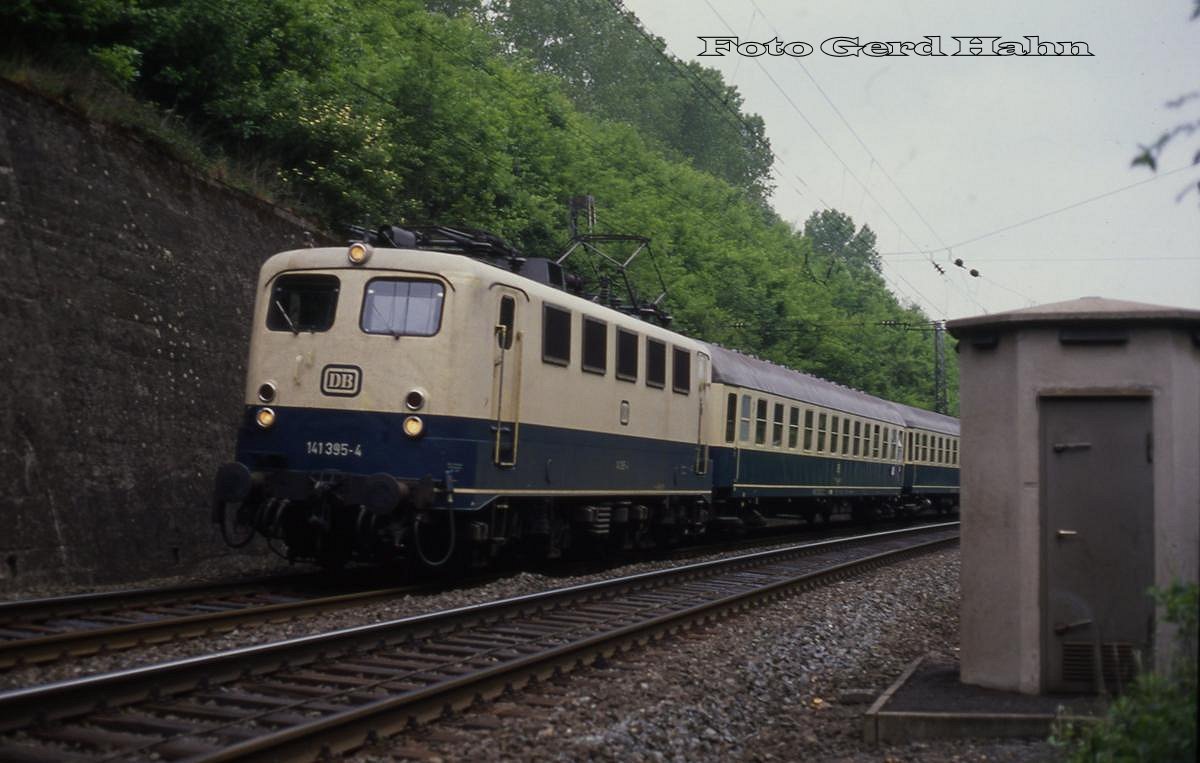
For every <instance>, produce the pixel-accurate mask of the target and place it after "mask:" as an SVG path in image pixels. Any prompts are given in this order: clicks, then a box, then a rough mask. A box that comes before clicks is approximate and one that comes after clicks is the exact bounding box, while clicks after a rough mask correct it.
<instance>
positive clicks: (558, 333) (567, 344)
mask: <svg viewBox="0 0 1200 763" xmlns="http://www.w3.org/2000/svg"><path fill="white" fill-rule="evenodd" d="M542 360H544V361H545V362H547V363H553V364H554V365H556V366H567V365H570V364H571V313H570V311H568V310H563V309H562V308H559V307H554V306H553V305H542Z"/></svg>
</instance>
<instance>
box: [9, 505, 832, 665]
mask: <svg viewBox="0 0 1200 763" xmlns="http://www.w3.org/2000/svg"><path fill="white" fill-rule="evenodd" d="M785 531H786V532H791V533H792V534H790V535H783V536H776V537H772V536H771V535H769V534H760V535H757V536H756V537H754V538H749V539H740V540H735V541H729V542H726V543H724V544H720V545H708V546H695V547H685V548H682V549H678V550H674V551H671V552H669V553H666V554H662V555H660V556H659V559H660V560H668V559H670V560H676V559H686V558H690V557H694V556H697V555H701V554H707V555H711V554H714V553H722V552H726V551H733V550H740V549H744V548H750V547H753V546H754V545H756V544H757V545H762V544H767V543H789V542H798V541H800V540H801V539H804V538H812V537H813V536H812V531H811V530H804V531H802V532H804V533H805V534H799V533H796V532H795V531H794V530H792V529H790V528H785ZM846 531H847V530H846V528H841V527H839V528H833V529H832V530H831V531H827V534H828V533H829V532H832V533H837V534H843V533H845V532H846ZM818 537H819V536H818ZM834 537H836V536H834ZM595 567H596V563H595V562H592V563H590V566H589V567H588V569H594V568H595ZM578 571H579V565H559V570H558V572H559V573H577V572H578ZM495 577H496V574H495V573H488V574H484V575H477V576H474V577H466V578H461V579H459V580H458V581H457V585H459V586H461V585H468V584H477V583H479V582H481V581H483V582H486V581H488V580H492V579H494V578H495ZM370 582H372V581H370V580H369V579H364V578H363V577H362V576H358V577H348V578H346V579H344V580H342V581H341V582H334V583H332V584H331V583H330V581H328V580H326V579H324V578H323V577H321V576H318V575H312V574H300V575H284V576H275V577H269V578H260V579H258V580H252V581H241V582H235V583H221V584H196V585H185V586H174V587H169V588H146V589H132V590H124V591H111V592H105V593H94V594H75V595H70V596H61V597H54V598H46V599H29V600H20V601H11V602H0V670H8V669H11V668H14V667H21V666H26V665H40V664H44V663H48V662H53V661H55V660H60V659H73V658H80V657H88V656H91V655H95V654H104V653H109V652H115V651H120V650H124V649H132V648H137V647H146V646H153V645H156V644H161V643H166V642H170V641H175V640H182V639H190V638H203V637H207V636H215V635H220V634H223V633H228V632H230V631H232V630H234V629H237V628H240V627H243V626H246V625H254V624H260V623H274V622H282V621H286V620H294V619H297V618H300V617H304V616H306V615H311V614H316V613H320V612H329V611H334V610H338V609H345V608H349V607H354V606H365V605H369V604H373V603H377V602H381V601H387V600H389V599H391V598H394V597H396V596H400V595H404V594H414V593H425V592H436V591H439V590H443V589H444V588H446V587H447V585H448V584H447V583H446V582H445V581H436V582H428V581H427V582H424V583H414V584H408V585H403V586H395V587H387V588H378V587H376V586H375V585H368V584H369V583H370ZM331 588H332V590H333V592H332V593H331V592H330V589H331Z"/></svg>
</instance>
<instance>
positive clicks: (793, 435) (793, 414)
mask: <svg viewBox="0 0 1200 763" xmlns="http://www.w3.org/2000/svg"><path fill="white" fill-rule="evenodd" d="M799 439H800V409H799V408H797V407H796V406H794V405H793V406H792V409H791V410H790V411H789V412H788V447H789V448H791V449H793V450H795V449H796V443H797V442H798V441H799Z"/></svg>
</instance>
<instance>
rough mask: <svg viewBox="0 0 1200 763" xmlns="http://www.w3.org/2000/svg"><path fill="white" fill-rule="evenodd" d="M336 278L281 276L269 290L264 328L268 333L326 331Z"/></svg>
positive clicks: (333, 305) (334, 305)
mask: <svg viewBox="0 0 1200 763" xmlns="http://www.w3.org/2000/svg"><path fill="white" fill-rule="evenodd" d="M339 286H340V283H339V281H338V279H337V276H330V275H315V274H303V275H301V274H293V275H283V276H280V277H279V278H276V279H275V285H274V286H273V287H272V288H271V305H270V307H269V308H268V309H267V328H269V329H271V330H272V331H291V332H292V333H294V334H299V333H300V332H301V331H328V330H329V327H330V326H332V325H333V316H334V312H335V311H336V310H337V298H338V288H339Z"/></svg>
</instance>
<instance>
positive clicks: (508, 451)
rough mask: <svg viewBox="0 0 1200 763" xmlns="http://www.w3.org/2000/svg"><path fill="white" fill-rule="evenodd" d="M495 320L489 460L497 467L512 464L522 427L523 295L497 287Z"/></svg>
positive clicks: (514, 462)
mask: <svg viewBox="0 0 1200 763" xmlns="http://www.w3.org/2000/svg"><path fill="white" fill-rule="evenodd" d="M496 294H497V297H496V308H495V310H496V313H495V315H496V319H495V324H494V326H493V334H494V336H493V341H492V348H493V349H492V352H493V353H494V355H493V361H492V400H493V401H495V402H494V403H493V406H492V415H493V421H492V432H493V436H494V441H493V446H492V460H493V461H494V462H495V464H496V465H497V466H504V467H509V466H515V465H516V463H517V439H518V435H519V434H520V427H521V421H520V419H521V416H520V411H521V349H522V344H523V336H522V335H521V332H520V331H518V330H517V306H518V301H519V300H520V299H522V298H523V297H524V295H522V294H520V293H518V292H516V291H513V290H510V289H504V288H498V289H496Z"/></svg>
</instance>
